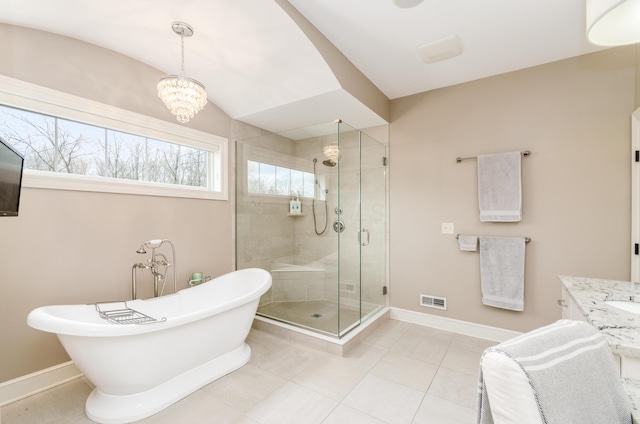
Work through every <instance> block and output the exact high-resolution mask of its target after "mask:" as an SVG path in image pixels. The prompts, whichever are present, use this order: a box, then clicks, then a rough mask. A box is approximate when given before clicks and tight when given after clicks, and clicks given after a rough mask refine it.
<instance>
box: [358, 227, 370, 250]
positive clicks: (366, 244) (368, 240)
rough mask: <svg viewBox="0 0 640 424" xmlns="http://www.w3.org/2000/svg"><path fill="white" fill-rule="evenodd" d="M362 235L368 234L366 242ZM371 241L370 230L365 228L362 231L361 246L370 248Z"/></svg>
mask: <svg viewBox="0 0 640 424" xmlns="http://www.w3.org/2000/svg"><path fill="white" fill-rule="evenodd" d="M362 233H367V241H366V242H364V241H362ZM370 241H371V234H370V233H369V230H367V229H364V228H363V229H362V231H360V244H361V245H363V246H368V245H369V242H370Z"/></svg>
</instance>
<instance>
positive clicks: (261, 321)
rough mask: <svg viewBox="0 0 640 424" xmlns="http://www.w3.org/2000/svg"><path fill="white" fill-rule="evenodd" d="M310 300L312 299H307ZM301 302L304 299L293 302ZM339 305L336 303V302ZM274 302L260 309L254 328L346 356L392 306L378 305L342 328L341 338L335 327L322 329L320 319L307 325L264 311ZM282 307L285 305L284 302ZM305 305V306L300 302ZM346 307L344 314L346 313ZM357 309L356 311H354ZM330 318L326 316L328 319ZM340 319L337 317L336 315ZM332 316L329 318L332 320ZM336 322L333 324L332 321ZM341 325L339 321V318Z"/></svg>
mask: <svg viewBox="0 0 640 424" xmlns="http://www.w3.org/2000/svg"><path fill="white" fill-rule="evenodd" d="M305 302H308V301H305ZM274 303H289V302H274ZM293 303H300V302H293ZM333 304H334V306H335V302H333ZM267 305H271V304H266V305H262V306H261V307H260V308H258V313H257V314H256V319H255V320H254V323H253V327H254V328H255V329H257V330H262V331H265V332H267V333H271V334H273V335H276V336H279V337H284V338H286V339H289V340H295V341H297V342H300V343H302V344H305V345H308V346H311V347H314V348H316V349H320V350H323V351H326V352H328V353H331V354H335V355H339V356H343V355H345V354H347V353H348V352H349V351H350V350H351V349H353V347H355V346H357V345H358V344H360V342H361V341H362V340H364V338H366V336H368V335H369V334H371V333H372V332H373V331H374V330H375V329H376V328H377V327H378V326H379V325H380V324H382V323H383V322H385V321H387V320H388V319H389V308H388V307H382V306H375V307H373V308H369V309H370V310H369V312H368V313H367V314H366V315H364V316H363V317H362V320H361V321H360V320H358V321H356V322H353V323H351V324H350V325H348V326H345V328H344V329H343V330H342V335H341V336H340V337H338V336H337V335H336V334H335V328H337V327H333V331H324V330H322V329H320V328H318V327H319V326H318V322H316V323H315V325H306V324H304V323H300V322H295V321H292V320H291V319H290V318H289V319H284V318H283V316H282V314H281V316H279V317H274V316H266V315H265V314H264V313H263V312H261V311H260V309H261V308H262V309H263V311H264V309H265V308H263V307H264V306H267ZM280 306H282V305H280ZM298 306H301V305H298ZM344 310H345V308H344V307H343V308H342V310H341V313H344ZM352 312H353V310H352ZM314 313H315V311H314V312H311V313H309V312H307V315H308V316H310V315H313V314H314ZM334 315H337V311H335V310H334ZM322 318H324V317H321V318H310V317H308V318H307V319H308V320H321V319H322ZM325 319H326V318H325ZM333 319H336V318H333ZM329 321H330V319H326V322H329ZM332 325H333V324H332ZM336 326H337V321H336Z"/></svg>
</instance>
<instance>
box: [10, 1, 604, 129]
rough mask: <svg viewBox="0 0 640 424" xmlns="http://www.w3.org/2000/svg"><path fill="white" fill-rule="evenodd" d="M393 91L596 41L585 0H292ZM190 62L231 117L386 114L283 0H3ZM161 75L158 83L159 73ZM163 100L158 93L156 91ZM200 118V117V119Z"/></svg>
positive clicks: (573, 51)
mask: <svg viewBox="0 0 640 424" xmlns="http://www.w3.org/2000/svg"><path fill="white" fill-rule="evenodd" d="M289 3H291V4H292V5H293V6H294V7H295V8H296V9H298V11H299V12H300V13H302V15H304V17H306V19H307V20H309V21H310V22H311V23H312V24H313V25H314V26H315V27H316V28H317V29H319V30H320V31H321V32H322V33H323V34H324V36H325V37H326V38H327V39H328V40H329V41H331V43H333V45H335V46H336V47H337V48H338V49H339V50H340V51H341V52H342V53H343V54H344V55H345V56H346V57H347V58H348V59H349V60H350V61H351V62H352V63H353V64H354V65H355V66H356V67H357V68H358V69H359V70H360V71H361V72H362V73H363V74H364V75H365V76H366V77H367V78H368V79H369V80H370V81H371V82H373V84H375V85H376V86H377V87H378V88H379V89H380V90H381V91H382V92H383V93H384V94H385V95H386V96H387V97H388V98H389V99H395V98H398V97H403V96H408V95H411V94H416V93H420V92H424V91H428V90H433V89H436V88H441V87H446V86H450V85H454V84H459V83H462V82H466V81H471V80H475V79H479V78H484V77H488V76H491V75H497V74H501V73H505V72H510V71H514V70H518V69H523V68H527V67H531V66H535V65H539V64H544V63H548V62H552V61H556V60H560V59H565V58H569V57H573V56H577V55H581V54H585V53H589V52H593V51H596V50H598V48H596V47H595V46H592V45H590V44H589V43H588V42H587V40H586V37H585V5H584V3H585V1H584V0H484V1H469V0H425V1H424V2H422V3H421V4H419V5H418V6H416V7H414V8H408V9H402V8H399V7H396V6H395V5H394V3H393V1H392V0H289ZM173 21H184V22H187V23H188V24H190V25H191V26H192V27H193V28H194V31H195V34H194V36H193V37H191V38H186V39H185V42H184V44H185V71H186V74H187V75H188V76H190V77H192V78H194V79H197V80H199V81H201V82H202V83H203V84H204V85H205V87H206V90H207V93H208V96H209V100H210V101H212V102H213V103H215V104H216V105H217V106H218V107H220V108H221V109H222V110H224V111H225V112H226V113H227V114H229V115H230V116H231V117H232V118H234V119H237V120H240V121H244V122H247V123H250V124H253V125H256V126H259V127H261V128H265V129H268V130H271V131H275V132H280V131H283V130H289V129H293V128H297V127H302V126H306V125H310V124H315V123H319V122H328V121H332V120H333V119H335V118H342V119H343V120H344V121H345V122H347V123H349V124H350V125H352V126H354V127H357V128H363V127H367V126H374V125H380V124H383V123H384V122H385V121H384V119H382V118H381V117H380V116H378V115H377V114H375V113H374V112H373V111H371V110H370V109H369V108H367V107H366V106H365V105H363V104H362V103H361V102H359V101H358V99H356V98H355V97H353V96H352V95H351V94H350V93H349V92H347V91H346V90H344V89H343V87H341V85H340V83H339V82H338V80H337V78H336V77H335V76H334V74H333V73H332V72H331V69H330V68H329V66H328V65H327V63H326V62H325V61H324V59H323V57H322V56H321V55H320V53H319V52H318V50H316V48H315V47H314V45H313V44H312V43H311V42H310V41H309V39H308V38H307V37H306V36H305V34H304V33H303V32H302V30H301V29H300V28H299V27H298V26H297V25H296V24H295V23H294V22H293V20H292V19H291V18H290V17H289V15H288V14H287V13H286V12H285V11H284V10H283V8H282V7H280V6H279V5H278V3H277V2H276V1H275V0H181V1H180V2H178V1H175V0H135V1H128V2H125V1H107V0H92V1H87V0H56V1H51V0H2V6H1V7H0V22H2V23H9V24H14V25H20V26H25V27H30V28H35V29H39V30H43V31H49V32H53V33H57V34H61V35H65V36H68V37H72V38H76V39H80V40H83V41H86V42H89V43H93V44H96V45H99V46H102V47H105V48H108V49H111V50H115V51H117V52H120V53H122V54H125V55H127V56H130V57H132V58H134V59H137V60H139V61H141V62H144V63H146V64H148V65H150V66H152V67H154V68H157V69H159V70H161V71H162V72H165V73H167V74H177V73H179V71H180V38H179V37H178V36H177V35H175V34H174V33H173V32H172V30H171V23H172V22H173ZM452 35H457V36H458V38H459V40H460V44H461V47H462V53H461V54H460V55H458V56H456V57H453V58H451V59H448V60H445V61H441V62H437V63H432V64H426V63H424V62H423V61H422V60H421V58H420V56H419V54H418V51H417V47H418V46H420V45H422V44H425V43H427V42H431V41H433V40H438V39H441V38H443V37H448V36H452ZM149 83H150V84H155V83H156V82H155V81H153V82H149ZM158 101H160V100H158ZM194 119H197V117H196V118H194Z"/></svg>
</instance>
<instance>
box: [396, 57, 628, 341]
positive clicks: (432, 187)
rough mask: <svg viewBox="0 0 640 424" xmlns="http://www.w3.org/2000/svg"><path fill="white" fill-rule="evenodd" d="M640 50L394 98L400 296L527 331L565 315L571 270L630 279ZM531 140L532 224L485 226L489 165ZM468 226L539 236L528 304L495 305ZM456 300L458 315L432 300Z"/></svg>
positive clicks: (526, 187)
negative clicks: (451, 231) (485, 301)
mask: <svg viewBox="0 0 640 424" xmlns="http://www.w3.org/2000/svg"><path fill="white" fill-rule="evenodd" d="M634 56H635V50H634V48H617V49H612V50H607V51H603V52H599V53H594V54H591V55H587V56H582V57H578V58H573V59H568V60H563V61H560V62H555V63H551V64H547V65H543V66H538V67H535V68H530V69H525V70H522V71H517V72H512V73H508V74H505V75H500V76H496V77H492V78H486V79H483V80H479V81H474V82H470V83H466V84H461V85H457V86H453V87H449V88H443V89H440V90H435V91H432V92H427V93H422V94H417V95H414V96H410V97H405V98H401V99H396V100H393V101H392V104H391V112H392V123H391V129H390V131H391V154H390V156H391V188H390V193H391V212H390V213H391V229H390V231H391V236H390V237H391V259H390V261H391V263H390V271H391V277H390V278H391V282H390V284H391V305H392V306H393V307H396V308H403V309H407V310H412V311H417V312H423V313H427V314H435V315H440V316H444V317H448V318H454V319H458V320H464V321H470V322H476V323H480V324H486V325H490V326H495V327H500V328H505V329H511V330H516V331H526V330H529V329H532V328H534V327H537V326H540V325H543V324H546V323H549V322H552V321H553V320H555V319H559V318H560V308H559V307H558V306H557V305H556V301H557V299H558V298H559V296H560V284H559V282H558V278H557V275H558V274H567V275H580V276H591V277H603V278H612V279H628V278H629V273H630V270H629V267H630V259H629V255H630V251H629V249H630V145H631V144H630V115H631V113H632V112H633V108H634V91H635V89H634V78H635V69H634V62H635V57H634ZM514 150H517V151H523V150H531V152H532V155H531V156H530V157H529V158H527V159H524V160H523V163H522V178H523V220H522V222H520V223H506V224H505V223H502V224H500V223H480V221H479V217H478V207H477V178H476V172H477V170H476V165H475V162H471V161H470V162H462V163H460V164H457V163H456V162H455V158H456V157H458V156H475V155H478V154H485V153H495V152H503V151H514ZM442 222H453V223H454V224H455V231H456V232H457V233H462V234H475V235H495V236H528V237H531V238H532V240H533V241H532V242H531V243H530V244H529V245H527V251H526V271H525V272H526V276H525V279H526V282H525V310H524V312H512V311H506V310H501V309H497V308H492V307H488V306H483V305H482V303H481V294H480V283H479V256H478V254H477V253H468V252H461V251H460V250H459V249H458V245H457V241H456V240H455V238H454V237H453V236H451V235H443V234H441V232H440V231H441V228H440V224H441V223H442ZM420 294H432V295H437V296H445V297H447V299H448V307H449V309H448V310H447V311H438V310H433V309H427V308H424V307H420V306H418V300H419V295H420Z"/></svg>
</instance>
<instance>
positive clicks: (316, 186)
mask: <svg viewBox="0 0 640 424" xmlns="http://www.w3.org/2000/svg"><path fill="white" fill-rule="evenodd" d="M317 163H318V159H315V158H314V159H313V179H314V181H315V182H314V186H313V199H311V212H312V213H313V229H314V231H315V232H316V234H317V235H319V236H321V235H323V234H324V232H325V231H327V225H328V224H329V209H328V206H327V194H329V190H328V189H325V190H324V194H325V198H324V228H323V229H322V231H320V230H318V225H317V223H316V197H318V192H317V191H316V190H322V187H320V182H319V181H318V176H317V175H316V164H317Z"/></svg>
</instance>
